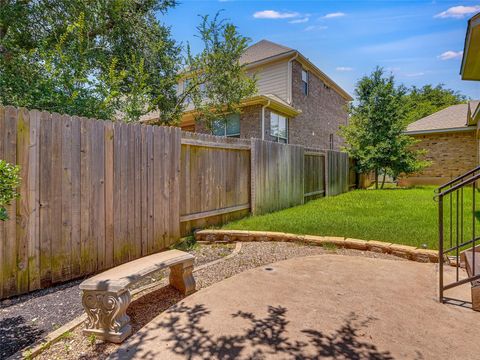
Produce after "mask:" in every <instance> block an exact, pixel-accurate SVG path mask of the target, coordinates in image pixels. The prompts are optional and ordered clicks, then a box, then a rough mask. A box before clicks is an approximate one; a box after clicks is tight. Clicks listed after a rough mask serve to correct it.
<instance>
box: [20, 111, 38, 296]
mask: <svg viewBox="0 0 480 360" xmlns="http://www.w3.org/2000/svg"><path fill="white" fill-rule="evenodd" d="M16 145H17V148H16V156H17V164H18V165H20V178H21V179H22V181H21V182H20V187H19V189H18V191H19V193H20V194H22V196H21V197H20V198H19V199H17V202H16V226H17V228H16V254H17V259H16V262H17V286H16V293H19V294H22V293H26V292H27V291H28V287H29V286H28V246H29V244H30V238H29V235H30V232H29V228H30V224H29V223H30V221H33V220H34V219H33V218H31V217H30V214H31V210H30V205H31V201H30V193H29V191H28V185H29V181H30V180H29V179H30V173H29V170H30V167H29V155H30V152H29V148H30V114H29V112H28V110H26V109H23V108H22V109H19V110H18V112H17V139H16Z"/></svg>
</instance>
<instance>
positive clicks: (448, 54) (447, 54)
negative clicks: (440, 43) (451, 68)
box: [437, 50, 463, 60]
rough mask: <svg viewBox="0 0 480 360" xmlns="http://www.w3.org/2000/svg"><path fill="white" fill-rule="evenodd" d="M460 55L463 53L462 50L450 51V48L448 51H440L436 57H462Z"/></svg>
mask: <svg viewBox="0 0 480 360" xmlns="http://www.w3.org/2000/svg"><path fill="white" fill-rule="evenodd" d="M462 55H463V51H452V50H449V51H445V52H444V53H441V54H440V55H438V56H437V57H438V58H439V59H440V60H450V59H456V58H460V57H462Z"/></svg>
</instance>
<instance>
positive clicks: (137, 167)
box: [130, 124, 142, 259]
mask: <svg viewBox="0 0 480 360" xmlns="http://www.w3.org/2000/svg"><path fill="white" fill-rule="evenodd" d="M141 127H142V126H141V125H138V124H136V125H133V126H131V128H130V129H131V130H132V131H133V140H134V149H133V150H134V151H132V153H133V167H132V168H133V171H134V174H133V176H134V179H133V180H134V199H135V200H134V211H133V216H134V232H133V243H134V257H135V258H136V259H137V258H139V257H141V256H142V213H141V210H142V203H141V200H142V189H141V185H142V184H141V175H142V172H141V171H142V170H141V169H142V151H141V146H142V143H141V141H142V133H141Z"/></svg>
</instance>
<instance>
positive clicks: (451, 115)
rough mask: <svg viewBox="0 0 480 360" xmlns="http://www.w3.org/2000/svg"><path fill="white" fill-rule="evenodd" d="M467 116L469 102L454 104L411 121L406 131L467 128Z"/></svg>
mask: <svg viewBox="0 0 480 360" xmlns="http://www.w3.org/2000/svg"><path fill="white" fill-rule="evenodd" d="M467 116H468V104H458V105H452V106H449V107H447V108H445V109H443V110H440V111H437V112H436V113H433V114H431V115H428V116H426V117H424V118H422V119H420V120H417V121H415V122H413V123H411V124H410V125H408V127H407V131H406V132H407V133H408V132H416V131H429V130H430V131H431V130H448V129H454V128H462V127H465V128H466V127H467Z"/></svg>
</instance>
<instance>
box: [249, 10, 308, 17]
mask: <svg viewBox="0 0 480 360" xmlns="http://www.w3.org/2000/svg"><path fill="white" fill-rule="evenodd" d="M299 15H300V14H299V13H297V12H279V11H275V10H263V11H257V12H255V13H254V14H253V17H254V18H256V19H291V18H296V17H298V16H299Z"/></svg>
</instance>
